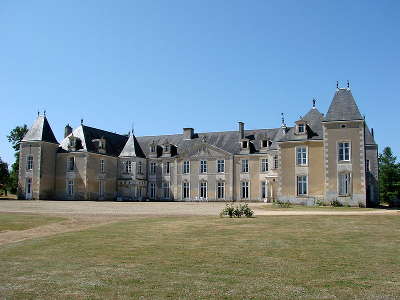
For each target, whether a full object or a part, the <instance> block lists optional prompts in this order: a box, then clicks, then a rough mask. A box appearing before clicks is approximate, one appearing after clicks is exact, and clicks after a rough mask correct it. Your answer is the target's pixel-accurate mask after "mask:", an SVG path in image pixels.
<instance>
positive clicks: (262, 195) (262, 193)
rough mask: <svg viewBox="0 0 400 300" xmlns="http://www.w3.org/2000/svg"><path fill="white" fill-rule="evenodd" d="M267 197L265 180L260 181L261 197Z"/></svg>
mask: <svg viewBox="0 0 400 300" xmlns="http://www.w3.org/2000/svg"><path fill="white" fill-rule="evenodd" d="M265 198H267V184H266V182H265V181H261V199H265Z"/></svg>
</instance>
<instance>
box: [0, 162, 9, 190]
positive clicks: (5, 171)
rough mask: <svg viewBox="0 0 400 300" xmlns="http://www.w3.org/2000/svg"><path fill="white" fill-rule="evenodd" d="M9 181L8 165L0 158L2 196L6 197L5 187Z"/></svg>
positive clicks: (0, 188)
mask: <svg viewBox="0 0 400 300" xmlns="http://www.w3.org/2000/svg"><path fill="white" fill-rule="evenodd" d="M9 180H10V174H9V172H8V164H7V163H6V162H4V161H2V160H1V158H0V190H3V191H4V195H5V196H7V187H8V183H9Z"/></svg>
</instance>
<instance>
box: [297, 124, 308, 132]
mask: <svg viewBox="0 0 400 300" xmlns="http://www.w3.org/2000/svg"><path fill="white" fill-rule="evenodd" d="M305 132H306V125H305V124H304V123H300V124H298V125H297V133H305Z"/></svg>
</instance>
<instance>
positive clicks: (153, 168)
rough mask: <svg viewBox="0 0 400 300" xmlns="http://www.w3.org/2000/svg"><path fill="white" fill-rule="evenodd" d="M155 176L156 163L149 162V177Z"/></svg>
mask: <svg viewBox="0 0 400 300" xmlns="http://www.w3.org/2000/svg"><path fill="white" fill-rule="evenodd" d="M155 174H156V163H155V162H151V163H150V175H155Z"/></svg>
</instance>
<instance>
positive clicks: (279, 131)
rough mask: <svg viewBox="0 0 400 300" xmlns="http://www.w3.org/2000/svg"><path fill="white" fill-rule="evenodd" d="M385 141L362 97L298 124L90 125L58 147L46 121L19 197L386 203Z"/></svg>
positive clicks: (25, 153)
mask: <svg viewBox="0 0 400 300" xmlns="http://www.w3.org/2000/svg"><path fill="white" fill-rule="evenodd" d="M377 148H378V147H377V144H376V143H375V141H374V134H373V129H372V130H369V128H368V126H367V124H366V121H365V119H364V118H363V116H362V115H361V114H360V111H359V109H358V107H357V104H356V102H355V100H354V98H353V96H352V93H351V91H350V89H349V87H347V88H337V89H336V91H335V94H334V97H333V100H332V103H331V105H330V107H329V109H328V112H327V114H326V115H324V114H322V113H320V112H319V111H318V109H317V108H316V107H315V101H313V106H312V108H311V109H310V110H309V111H308V112H307V113H306V114H305V115H304V117H301V118H300V119H299V120H297V121H296V122H295V123H294V126H292V127H290V126H287V125H286V124H285V121H284V118H283V117H282V124H281V126H280V127H279V128H273V129H257V130H247V129H245V124H244V123H242V122H239V126H238V129H237V130H234V131H224V132H208V133H197V132H196V131H195V130H194V129H193V128H183V132H182V133H180V134H174V135H159V136H143V137H136V136H135V135H134V134H133V132H131V133H130V134H129V135H120V134H116V133H112V132H108V131H105V130H101V129H97V128H92V127H89V126H86V125H84V124H83V121H82V122H81V125H80V126H79V127H77V128H75V129H72V128H71V127H70V126H69V125H67V126H66V127H65V133H64V139H63V140H62V141H61V142H60V143H58V142H57V140H56V138H55V136H54V134H53V131H52V129H51V127H50V124H49V122H48V120H47V118H46V116H45V115H38V117H37V119H36V121H35V122H34V124H33V125H32V127H31V128H30V129H29V131H28V133H27V134H26V135H25V137H24V138H23V140H22V142H21V152H20V164H19V166H20V169H19V198H21V199H60V200H138V201H139V200H145V199H152V200H160V201H161V200H162V201H196V200H198V201H205V200H207V201H264V202H272V201H277V200H279V201H290V202H292V203H301V204H306V205H314V204H318V203H323V202H324V203H327V204H329V203H332V201H339V202H341V203H343V204H345V205H352V206H372V205H374V204H375V203H377V201H378V159H377V155H378V154H377V153H378V152H377V151H378V149H377Z"/></svg>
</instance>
